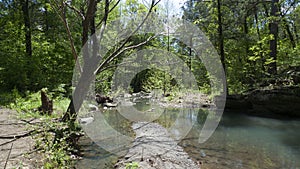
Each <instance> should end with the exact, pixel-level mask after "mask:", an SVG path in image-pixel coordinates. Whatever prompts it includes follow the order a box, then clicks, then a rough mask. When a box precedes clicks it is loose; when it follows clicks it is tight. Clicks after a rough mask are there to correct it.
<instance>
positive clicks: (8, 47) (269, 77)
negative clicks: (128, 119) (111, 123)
mask: <svg viewBox="0 0 300 169" xmlns="http://www.w3.org/2000/svg"><path fill="white" fill-rule="evenodd" d="M162 3H163V2H160V1H159V0H149V2H148V3H142V2H140V1H138V0H126V1H124V2H123V1H122V2H121V1H119V0H112V1H110V0H102V1H98V0H87V1H64V0H43V1H41V0H37V1H29V0H4V1H1V4H0V28H1V32H0V40H1V41H0V86H1V90H5V91H11V90H13V89H15V90H18V91H21V92H23V93H24V92H25V91H39V90H40V89H42V88H45V87H47V88H48V89H49V90H52V89H55V88H57V86H59V85H61V84H67V86H71V81H72V75H73V70H74V68H76V67H75V62H76V60H77V58H78V56H80V55H81V53H80V52H81V51H84V50H86V49H84V48H83V45H84V44H85V43H86V42H87V41H88V39H90V38H91V35H92V34H93V33H94V32H95V30H99V31H100V34H99V35H100V36H101V35H103V34H104V33H105V32H106V31H109V30H107V29H105V28H106V27H107V24H108V23H110V22H111V21H112V20H115V19H117V18H119V17H120V16H126V17H131V18H134V17H135V16H137V15H139V14H140V15H142V16H144V19H145V20H146V19H147V17H148V16H149V15H148V14H150V13H155V14H157V15H159V16H160V17H162V18H168V17H171V16H169V15H170V14H169V10H167V9H164V8H163V6H162V5H161V4H162ZM182 9H183V13H182V16H180V17H182V18H183V19H185V20H188V21H190V22H192V23H193V24H194V25H196V26H197V27H199V28H200V29H201V30H202V31H203V32H204V33H205V35H206V36H207V37H208V38H209V39H210V41H211V42H212V44H213V45H214V46H215V48H216V49H217V51H218V52H219V54H220V58H221V61H222V64H223V66H224V68H225V72H226V75H227V83H228V90H229V93H230V94H232V93H242V92H244V91H247V90H249V89H253V88H257V87H261V86H268V85H298V84H299V80H298V79H299V78H300V75H299V73H298V72H297V71H295V70H298V67H299V65H300V57H299V56H300V47H299V40H300V39H299V27H300V19H299V18H300V7H299V0H284V1H279V0H270V1H262V0H243V1H233V0H216V1H207V0H186V2H185V3H184V4H183V6H182ZM141 23H142V21H141ZM137 29H138V28H137ZM99 39H100V40H101V37H100V38H99ZM92 41H93V43H90V44H88V46H89V47H90V48H92V49H93V51H94V53H95V51H97V50H99V48H98V47H97V41H95V40H92ZM125 48H126V49H127V50H124V51H123V49H125ZM151 48H158V49H162V50H168V51H169V52H172V53H174V54H176V55H177V56H178V57H179V58H180V59H181V60H183V61H184V62H185V64H186V65H187V66H188V67H189V68H190V69H191V72H192V73H193V75H194V76H195V78H196V81H197V84H198V86H199V89H200V90H203V91H206V92H209V88H210V75H209V73H208V72H207V71H206V69H205V66H204V65H203V63H202V62H201V60H200V59H198V57H197V56H196V53H195V51H194V50H193V49H190V48H189V47H188V46H187V45H186V44H183V43H182V42H181V41H179V40H178V39H174V38H173V37H172V36H168V35H161V36H159V37H153V35H152V34H150V33H149V34H146V35H132V36H130V38H127V39H125V40H124V41H122V42H120V43H116V44H115V46H114V47H113V48H112V49H110V51H108V54H107V56H104V58H103V60H102V62H101V64H100V65H93V67H84V65H85V64H83V65H81V66H83V67H79V68H80V69H82V70H83V71H88V74H89V73H90V72H93V71H95V70H97V76H96V83H95V87H96V92H98V93H103V94H105V93H107V92H109V91H110V88H111V85H112V84H111V83H112V77H113V75H114V71H115V70H116V67H117V66H118V65H119V64H121V63H122V60H123V59H124V58H126V57H127V56H129V55H131V54H132V53H134V52H135V51H138V50H143V49H151ZM119 51H122V52H120V53H118V52H119ZM94 53H93V54H90V55H89V56H88V57H89V58H92V57H97V55H94ZM96 53H97V52H96ZM83 54H84V55H86V54H88V53H86V52H83ZM157 56H158V57H164V55H162V54H159V53H157ZM208 57H209V56H208ZM83 62H86V60H83ZM98 66H99V67H98ZM176 69H178V70H179V69H181V68H180V67H176ZM84 80H88V81H89V80H91V79H89V78H87V79H80V78H79V82H78V84H79V85H83V86H81V87H85V86H84V83H83V82H84ZM81 82H82V83H81ZM179 83H180V82H177V81H176V80H175V79H174V77H172V76H171V75H170V74H168V73H167V72H164V71H162V70H159V68H158V69H157V70H154V69H153V70H150V69H147V70H144V71H142V72H140V73H139V74H137V75H136V76H135V78H134V79H132V81H131V88H132V89H131V90H132V92H138V91H141V90H143V91H147V90H150V89H153V88H160V89H162V90H164V92H169V91H171V90H173V89H174V88H176V87H178V84H179ZM78 92H80V91H76V90H75V92H74V94H75V96H76V95H78V96H79V95H84V94H85V93H78ZM81 101H82V100H80V101H79V102H81ZM72 105H73V104H72V102H71V104H70V106H69V109H68V110H69V111H71V112H75V111H76V110H77V109H78V107H74V106H72ZM66 118H67V117H66Z"/></svg>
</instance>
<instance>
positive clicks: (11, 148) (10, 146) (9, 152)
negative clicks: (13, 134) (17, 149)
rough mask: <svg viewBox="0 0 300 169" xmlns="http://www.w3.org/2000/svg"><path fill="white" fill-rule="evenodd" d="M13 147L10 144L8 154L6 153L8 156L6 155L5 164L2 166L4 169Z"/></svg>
mask: <svg viewBox="0 0 300 169" xmlns="http://www.w3.org/2000/svg"><path fill="white" fill-rule="evenodd" d="M13 145H14V143H11V146H10V150H9V152H8V155H7V158H6V161H5V164H4V169H6V165H7V162H8V160H9V156H10V153H11V150H12V148H13Z"/></svg>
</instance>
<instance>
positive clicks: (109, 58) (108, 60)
mask: <svg viewBox="0 0 300 169" xmlns="http://www.w3.org/2000/svg"><path fill="white" fill-rule="evenodd" d="M158 2H160V0H158ZM158 2H156V3H155V0H152V4H151V6H150V9H149V11H148V13H147V15H146V17H145V18H144V19H143V21H142V22H141V23H140V24H139V25H138V26H137V28H136V29H135V30H134V31H133V32H132V33H131V34H130V36H128V38H127V39H125V41H124V42H123V44H122V45H121V46H120V47H119V48H118V49H117V50H115V51H114V52H113V53H112V54H111V55H110V56H109V57H108V58H107V59H106V60H105V61H104V62H102V63H101V64H100V66H99V67H98V68H97V69H96V70H95V72H94V74H98V73H99V72H100V71H101V69H102V68H103V67H104V66H105V65H106V64H108V63H109V62H111V61H112V60H113V59H115V58H116V57H117V56H119V55H120V54H121V53H123V52H124V51H125V50H128V49H133V48H136V47H139V46H141V45H144V44H146V43H147V42H148V41H150V40H151V39H152V38H150V39H149V38H148V40H147V41H145V42H142V43H140V44H138V45H134V46H130V47H127V48H125V49H123V50H122V48H124V47H125V45H126V43H127V42H128V41H129V39H130V38H131V37H132V36H133V35H134V34H135V33H136V32H137V31H138V30H139V29H140V28H141V27H142V25H143V24H144V23H145V22H146V20H147V19H148V17H149V16H150V13H151V12H152V10H153V8H154V7H155V5H157V4H158ZM154 37H155V36H154Z"/></svg>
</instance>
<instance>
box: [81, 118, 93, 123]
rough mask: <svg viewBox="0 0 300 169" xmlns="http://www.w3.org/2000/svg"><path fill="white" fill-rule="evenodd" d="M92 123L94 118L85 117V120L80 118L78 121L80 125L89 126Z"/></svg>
mask: <svg viewBox="0 0 300 169" xmlns="http://www.w3.org/2000/svg"><path fill="white" fill-rule="evenodd" d="M93 121H94V117H85V118H80V119H79V120H78V122H79V123H80V124H90V123H92V122H93Z"/></svg>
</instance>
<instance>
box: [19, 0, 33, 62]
mask: <svg viewBox="0 0 300 169" xmlns="http://www.w3.org/2000/svg"><path fill="white" fill-rule="evenodd" d="M21 5H22V12H23V19H24V24H25V44H26V54H27V56H29V57H31V56H32V44H31V24H30V16H29V0H21Z"/></svg>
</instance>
